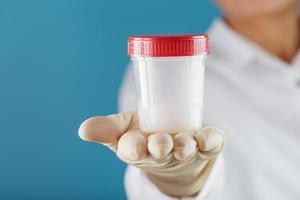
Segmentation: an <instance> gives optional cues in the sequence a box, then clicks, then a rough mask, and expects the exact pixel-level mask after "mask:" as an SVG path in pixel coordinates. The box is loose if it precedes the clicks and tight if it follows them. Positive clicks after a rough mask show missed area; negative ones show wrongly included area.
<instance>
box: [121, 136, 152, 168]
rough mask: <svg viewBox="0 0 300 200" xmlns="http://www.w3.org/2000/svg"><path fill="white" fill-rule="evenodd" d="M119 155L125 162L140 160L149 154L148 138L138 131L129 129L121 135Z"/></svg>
mask: <svg viewBox="0 0 300 200" xmlns="http://www.w3.org/2000/svg"><path fill="white" fill-rule="evenodd" d="M117 156H118V157H119V158H120V159H121V160H123V161H124V162H126V163H128V164H131V162H135V161H139V160H142V159H144V158H145V157H146V156H147V139H146V138H145V136H144V135H143V134H142V133H141V132H138V131H129V132H127V133H125V134H123V135H122V136H121V138H120V139H119V143H118V148H117Z"/></svg>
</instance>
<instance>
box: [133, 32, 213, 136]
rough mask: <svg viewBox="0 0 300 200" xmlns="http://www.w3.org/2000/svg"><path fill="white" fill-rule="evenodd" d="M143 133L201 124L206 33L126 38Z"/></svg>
mask: <svg viewBox="0 0 300 200" xmlns="http://www.w3.org/2000/svg"><path fill="white" fill-rule="evenodd" d="M128 47H129V48H128V53H129V55H130V56H131V59H132V61H133V65H134V70H135V79H136V85H137V87H136V88H137V99H138V115H139V125H140V128H141V130H142V131H144V132H169V133H172V132H179V131H181V130H194V131H196V130H198V129H200V128H201V126H202V110H203V109H202V105H203V83H204V68H205V58H206V55H207V54H208V37H207V35H175V36H172V35H167V36H137V37H129V41H128Z"/></svg>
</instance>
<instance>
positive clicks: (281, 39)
mask: <svg viewBox="0 0 300 200" xmlns="http://www.w3.org/2000/svg"><path fill="white" fill-rule="evenodd" d="M296 8H297V7H296ZM296 8H291V9H290V10H287V11H286V12H282V13H279V14H276V15H272V16H271V15H269V16H263V17H262V16H259V17H256V18H252V19H237V18H236V17H233V18H231V17H230V16H228V17H225V21H226V22H227V23H228V24H229V26H231V27H232V29H234V30H235V31H237V32H238V33H240V34H242V35H244V36H245V37H247V38H249V39H250V40H252V41H254V42H256V43H257V44H258V45H260V46H261V47H262V48H264V49H265V50H266V51H268V52H270V53H271V54H273V55H275V56H277V57H279V58H280V59H282V60H283V61H285V62H287V63H291V62H292V61H293V58H294V57H295V56H296V54H297V52H298V50H299V47H300V28H299V18H298V14H297V9H296Z"/></svg>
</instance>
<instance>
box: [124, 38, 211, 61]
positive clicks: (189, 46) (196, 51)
mask: <svg viewBox="0 0 300 200" xmlns="http://www.w3.org/2000/svg"><path fill="white" fill-rule="evenodd" d="M208 53H209V48H208V36H207V35H205V34H194V35H154V36H131V37H129V38H128V55H129V56H143V57H168V56H193V55H207V54H208Z"/></svg>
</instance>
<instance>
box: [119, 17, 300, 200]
mask: <svg viewBox="0 0 300 200" xmlns="http://www.w3.org/2000/svg"><path fill="white" fill-rule="evenodd" d="M209 37H210V48H211V54H210V55H209V59H208V62H207V67H206V75H205V79H206V80H205V95H204V121H205V123H208V124H212V125H213V126H216V127H218V128H220V129H222V130H223V131H224V132H225V134H226V136H227V140H228V141H227V144H226V147H225V150H224V153H223V154H224V161H225V165H222V163H221V164H218V166H215V169H214V170H213V172H212V174H211V177H213V178H211V177H210V179H209V180H208V181H207V183H206V184H207V185H206V188H205V191H203V192H201V194H199V195H198V196H197V197H195V198H194V199H197V200H198V199H215V197H216V196H220V199H224V200H241V199H243V200H253V199H255V200H269V199H272V200H277V199H278V200H279V199H280V200H281V199H300V53H298V55H297V56H296V58H295V59H294V61H293V62H292V63H291V64H287V63H284V62H283V61H281V60H280V59H278V58H277V57H274V56H273V55H271V54H269V53H268V52H266V51H265V50H264V49H262V48H261V47H259V46H258V45H257V44H255V43H253V42H251V41H249V40H247V39H246V38H244V37H243V36H241V35H239V34H238V33H236V32H234V31H233V30H232V29H230V27H228V26H227V25H226V24H225V23H224V22H223V21H222V20H217V21H215V22H214V23H213V25H212V27H211V28H210V31H209ZM278 39H280V40H284V39H285V38H284V36H283V37H282V38H278ZM136 107H137V106H136V99H135V88H134V80H133V73H132V70H131V68H128V71H127V74H126V76H125V79H124V82H123V86H122V88H121V92H120V110H121V111H129V110H136ZM219 163H220V162H219ZM223 167H225V170H223ZM224 173H225V174H224ZM224 175H225V177H226V182H225V184H224V188H223V190H220V189H216V188H218V187H220V184H219V182H220V181H221V179H222V178H223V176H224ZM125 185H126V190H127V194H128V198H129V199H132V200H136V199H143V200H148V199H149V200H150V199H151V200H156V199H160V200H170V199H174V198H170V197H168V196H166V195H164V194H162V193H161V192H159V190H158V189H157V188H155V186H154V185H152V184H151V183H150V182H149V180H147V178H146V177H145V176H144V175H143V173H142V172H140V171H139V170H138V169H136V168H133V167H130V168H128V170H127V172H126V176H125ZM210 193H214V195H209V194H210ZM216 193H219V194H216ZM207 194H208V195H207ZM192 199H193V198H192Z"/></svg>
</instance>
